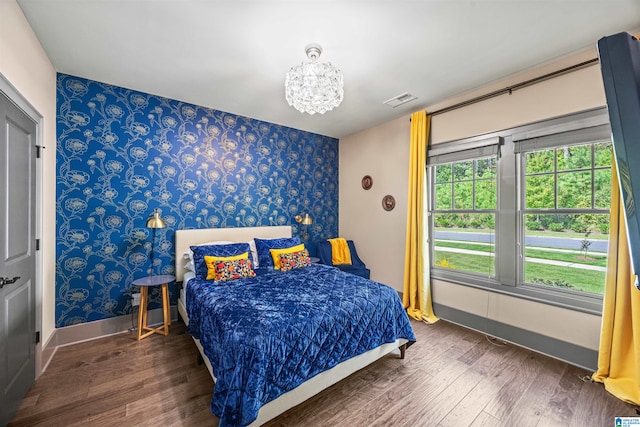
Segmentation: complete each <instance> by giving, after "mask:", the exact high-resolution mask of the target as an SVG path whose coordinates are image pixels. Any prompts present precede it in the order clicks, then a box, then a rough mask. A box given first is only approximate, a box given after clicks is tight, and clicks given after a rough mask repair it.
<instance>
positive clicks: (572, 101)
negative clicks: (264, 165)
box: [340, 49, 605, 350]
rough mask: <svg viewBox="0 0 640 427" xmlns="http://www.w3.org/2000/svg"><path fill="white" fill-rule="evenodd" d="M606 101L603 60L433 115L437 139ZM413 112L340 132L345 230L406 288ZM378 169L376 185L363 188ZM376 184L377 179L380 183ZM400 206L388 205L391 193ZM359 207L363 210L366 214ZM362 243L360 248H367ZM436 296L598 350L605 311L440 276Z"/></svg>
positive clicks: (378, 273)
mask: <svg viewBox="0 0 640 427" xmlns="http://www.w3.org/2000/svg"><path fill="white" fill-rule="evenodd" d="M596 55H597V54H596V52H595V49H594V50H590V51H588V52H583V53H580V54H578V55H575V56H573V57H570V58H564V59H562V60H560V61H557V62H555V63H550V64H546V65H545V66H543V67H540V68H539V69H536V70H530V71H527V72H524V73H521V74H520V75H517V76H512V77H510V78H508V79H504V80H501V81H498V82H495V83H493V84H491V85H488V86H486V87H484V88H479V89H477V90H474V91H472V92H470V93H467V94H464V95H461V96H459V97H456V98H455V99H450V100H447V101H445V102H443V103H440V104H438V105H434V106H431V107H430V108H428V109H427V111H435V110H437V109H440V108H443V107H446V106H448V105H451V104H454V103H456V102H458V101H460V100H464V99H470V98H472V97H474V96H476V95H479V94H484V93H489V92H491V91H494V90H496V89H501V88H504V87H507V86H510V85H512V84H514V83H517V82H520V81H524V80H527V79H530V78H532V77H535V76H539V75H543V74H546V73H548V72H550V71H552V70H556V69H561V68H564V67H566V66H569V65H572V64H577V63H580V62H582V61H584V60H586V59H589V58H594V57H596ZM603 105H605V96H604V88H603V85H602V78H601V75H600V69H599V66H598V65H594V66H591V67H588V68H585V69H582V70H579V71H575V72H571V73H569V74H565V75H562V76H560V77H556V78H553V79H550V80H546V81H544V82H541V83H537V84H535V85H532V86H529V87H526V88H523V89H520V90H517V91H514V92H513V93H512V94H511V95H508V94H505V95H501V96H498V97H496V98H493V99H490V100H486V101H483V102H480V103H477V104H473V105H470V106H467V107H465V108H460V109H457V110H454V111H452V112H449V113H444V114H440V115H436V116H435V117H433V119H432V123H431V126H432V129H431V144H437V143H441V142H444V141H449V140H455V139H460V138H466V137H471V136H476V135H481V134H485V133H489V132H493V131H498V130H503V129H508V128H512V127H515V126H519V125H523V124H527V123H532V122H535V121H540V120H543V119H548V118H552V117H557V116H561V115H565V114H570V113H574V112H577V111H582V110H587V109H591V108H595V107H601V106H603ZM408 145H409V116H406V117H403V118H401V119H397V120H394V121H392V122H389V123H385V124H382V125H380V126H377V127H375V128H372V129H368V130H366V131H364V132H360V133H357V134H354V135H351V136H349V137H347V138H343V139H341V140H340V234H341V235H344V236H349V237H350V238H352V239H354V240H355V241H356V242H357V243H358V252H361V251H362V253H363V258H365V260H366V262H367V264H368V266H369V267H370V268H371V271H372V273H371V275H372V278H373V279H374V280H378V281H381V282H384V283H387V284H389V285H391V286H393V287H394V288H396V289H398V290H402V283H403V269H402V266H403V264H404V244H405V224H406V199H407V196H406V194H405V193H406V191H407V190H406V189H407V182H408V178H407V162H408V155H409V153H408ZM364 174H370V175H371V176H372V177H373V182H374V187H373V189H372V190H370V191H373V190H375V193H371V194H369V193H367V192H365V191H364V190H362V188H360V178H361V177H362V175H364ZM376 186H378V187H377V188H376ZM387 192H388V193H390V194H393V195H394V196H396V199H397V203H398V204H397V207H396V209H395V210H394V211H393V212H392V213H391V214H389V213H387V212H384V211H382V208H381V207H380V199H381V198H382V196H383V195H384V194H385V193H387ZM360 215H365V217H364V218H360ZM361 248H362V249H361ZM432 295H433V300H434V302H436V303H438V304H441V305H445V306H449V307H452V308H456V309H458V310H462V311H465V312H468V313H472V314H475V315H477V316H481V317H488V318H490V319H492V320H496V321H498V322H501V323H506V324H510V325H513V326H516V327H519V328H522V329H525V330H529V331H532V332H536V333H539V334H542V335H545V336H549V337H553V338H556V339H559V340H562V341H565V342H569V343H572V344H576V345H578V346H582V347H586V348H589V349H593V350H597V348H598V342H599V334H600V320H601V319H600V316H595V315H590V314H585V313H581V312H577V311H573V310H568V309H564V308H560V307H555V306H550V305H547V304H542V303H537V302H532V301H528V300H524V299H520V298H515V297H511V296H508V295H503V294H498V293H491V292H488V291H485V290H482V289H476V288H471V287H467V286H461V285H455V284H452V283H448V282H444V281H439V280H435V281H434V282H433V294H432Z"/></svg>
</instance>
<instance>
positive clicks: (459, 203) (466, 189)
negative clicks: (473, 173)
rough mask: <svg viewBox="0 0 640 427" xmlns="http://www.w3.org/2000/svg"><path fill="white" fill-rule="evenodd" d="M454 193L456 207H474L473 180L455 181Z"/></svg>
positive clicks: (454, 205) (454, 206)
mask: <svg viewBox="0 0 640 427" xmlns="http://www.w3.org/2000/svg"><path fill="white" fill-rule="evenodd" d="M453 194H454V196H453V197H454V201H453V208H454V209H473V181H465V182H456V183H454V184H453Z"/></svg>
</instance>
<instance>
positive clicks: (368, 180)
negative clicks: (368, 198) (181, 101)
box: [362, 175, 373, 190]
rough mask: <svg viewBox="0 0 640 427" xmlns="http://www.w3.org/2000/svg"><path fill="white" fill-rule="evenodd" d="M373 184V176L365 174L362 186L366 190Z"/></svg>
mask: <svg viewBox="0 0 640 427" xmlns="http://www.w3.org/2000/svg"><path fill="white" fill-rule="evenodd" d="M372 185H373V178H371V177H370V176H369V175H365V176H363V177H362V188H364V189H365V190H368V189H370V188H371V186H372Z"/></svg>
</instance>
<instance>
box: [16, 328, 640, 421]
mask: <svg viewBox="0 0 640 427" xmlns="http://www.w3.org/2000/svg"><path fill="white" fill-rule="evenodd" d="M413 327H414V330H415V333H416V337H417V339H418V342H417V343H416V344H415V345H414V346H412V347H411V348H409V349H408V350H407V357H406V359H404V360H400V359H397V358H395V357H391V356H389V357H386V358H384V359H382V360H380V361H378V362H376V363H374V364H373V365H371V366H369V367H368V368H365V369H363V370H361V371H359V372H357V373H356V374H354V375H352V376H351V377H349V378H347V379H346V380H343V381H341V382H340V383H338V384H336V385H335V386H333V387H331V388H330V389H328V390H325V391H324V392H322V393H320V394H318V395H317V396H315V397H314V398H313V399H311V400H309V401H307V402H305V403H303V404H301V405H299V406H297V407H296V408H293V409H292V410H290V411H288V412H287V413H285V414H282V415H281V416H280V417H278V418H276V419H275V420H273V421H271V422H270V423H268V425H269V426H348V427H357V426H370V425H377V426H471V425H472V426H545V427H546V426H556V425H557V426H580V427H583V426H613V425H614V421H613V420H614V417H615V416H637V413H636V407H635V406H632V405H628V404H625V403H624V402H622V401H620V400H618V399H616V398H615V397H613V396H611V395H610V394H608V393H607V392H606V391H605V390H604V388H603V386H602V385H601V384H597V383H591V382H585V381H583V380H582V378H583V377H585V376H587V375H588V374H589V373H588V372H586V371H584V370H582V369H578V368H575V367H573V366H570V365H567V364H566V363H563V362H559V361H557V360H554V359H550V358H547V357H545V356H541V355H539V354H536V353H533V352H530V351H528V350H524V349H521V348H518V347H515V346H512V345H504V344H501V343H499V342H493V341H490V340H489V339H487V338H486V337H485V336H484V335H481V334H478V333H476V332H472V331H469V330H466V329H464V328H461V327H458V326H456V325H452V324H450V323H446V322H444V321H440V322H438V323H436V324H434V325H426V324H423V323H419V322H413ZM196 355H197V350H196V347H195V345H194V343H193V341H192V340H191V338H190V337H189V336H188V335H187V334H185V327H184V325H183V324H182V323H178V324H173V325H172V326H171V333H170V335H169V336H168V337H163V336H160V335H154V336H151V337H148V338H145V339H144V340H142V341H140V342H137V341H136V340H135V338H134V336H133V335H128V334H127V335H118V336H113V337H108V338H104V339H100V340H95V341H91V342H86V343H82V344H76V345H73V346H68V347H64V348H60V349H59V350H58V351H57V353H56V354H55V356H54V358H53V360H52V362H51V364H50V365H49V367H48V369H47V370H46V372H45V373H44V374H43V375H42V376H41V377H40V378H39V379H38V381H37V382H36V384H35V385H34V386H33V387H32V389H31V390H30V391H29V393H28V394H27V396H26V398H25V399H24V401H23V404H22V406H21V408H20V410H19V411H18V413H17V414H16V417H15V418H14V420H13V421H12V423H11V424H10V426H36V425H41V426H80V425H84V426H86V425H90V426H102V425H104V426H114V425H129V426H133V425H136V426H159V425H162V426H207V425H215V424H217V422H216V419H215V417H213V416H212V415H211V414H210V412H209V403H210V401H211V394H212V390H213V382H212V380H211V378H210V377H209V374H208V372H207V369H206V367H205V366H204V365H198V364H197V363H196Z"/></svg>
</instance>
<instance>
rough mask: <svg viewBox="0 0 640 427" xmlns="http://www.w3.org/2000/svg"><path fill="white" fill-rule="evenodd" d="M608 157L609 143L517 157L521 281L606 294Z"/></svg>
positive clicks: (609, 195)
mask: <svg viewBox="0 0 640 427" xmlns="http://www.w3.org/2000/svg"><path fill="white" fill-rule="evenodd" d="M611 157H612V146H611V142H609V141H607V142H596V143H589V144H582V145H573V146H569V145H563V146H561V147H555V148H547V149H543V150H538V151H525V152H522V153H521V154H520V160H521V162H522V166H521V168H522V171H523V178H522V184H521V188H522V187H523V191H522V195H523V200H522V208H521V209H520V221H521V222H522V223H523V224H524V228H523V232H524V246H523V247H524V254H523V257H524V260H525V262H524V270H523V272H524V278H523V281H524V282H525V283H528V284H537V285H543V286H552V287H557V288H561V289H571V290H576V291H580V292H586V293H592V294H599V295H601V294H602V293H603V292H604V280H605V274H606V267H607V243H608V239H609V205H610V201H611V194H610V193H611ZM587 271H588V272H589V274H585V272H587Z"/></svg>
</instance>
